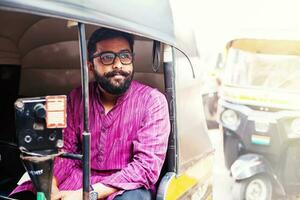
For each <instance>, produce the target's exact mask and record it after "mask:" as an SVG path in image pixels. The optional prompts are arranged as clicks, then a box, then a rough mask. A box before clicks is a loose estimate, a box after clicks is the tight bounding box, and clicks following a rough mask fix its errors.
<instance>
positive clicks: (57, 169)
mask: <svg viewBox="0 0 300 200" xmlns="http://www.w3.org/2000/svg"><path fill="white" fill-rule="evenodd" d="M74 96H76V91H74V92H72V93H71V94H70V95H69V96H68V104H67V127H66V128H65V129H64V130H63V140H64V146H63V148H62V151H64V152H68V153H81V152H79V148H78V147H79V146H80V145H79V138H78V136H77V134H76V131H77V130H76V128H75V123H74V120H75V116H76V115H75V112H76V111H74V105H73V104H74V102H73V99H74ZM79 166H80V161H78V160H71V159H67V158H60V157H56V158H55V162H54V169H53V175H54V177H55V178H56V179H57V184H58V186H59V185H60V184H61V183H62V182H63V181H64V180H65V179H66V178H67V177H68V176H69V175H70V174H71V173H72V172H73V171H74V169H75V168H76V167H77V168H78V167H79Z"/></svg>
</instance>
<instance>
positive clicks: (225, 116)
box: [221, 109, 240, 126]
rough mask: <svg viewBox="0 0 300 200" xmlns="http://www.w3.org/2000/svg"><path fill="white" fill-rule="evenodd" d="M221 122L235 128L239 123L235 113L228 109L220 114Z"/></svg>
mask: <svg viewBox="0 0 300 200" xmlns="http://www.w3.org/2000/svg"><path fill="white" fill-rule="evenodd" d="M221 120H222V122H223V123H224V124H225V125H227V126H237V125H238V124H239V122H240V119H239V117H238V115H237V113H236V112H235V111H233V110H229V109H228V110H225V111H224V112H223V113H222V115H221Z"/></svg>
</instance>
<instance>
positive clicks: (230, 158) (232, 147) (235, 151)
mask: <svg viewBox="0 0 300 200" xmlns="http://www.w3.org/2000/svg"><path fill="white" fill-rule="evenodd" d="M239 151H240V149H239V140H238V138H236V137H234V136H230V135H227V134H226V133H225V134H224V160H225V166H226V168H227V169H230V167H231V165H232V164H233V162H234V161H235V160H236V159H237V158H238V157H239V153H240V152H239Z"/></svg>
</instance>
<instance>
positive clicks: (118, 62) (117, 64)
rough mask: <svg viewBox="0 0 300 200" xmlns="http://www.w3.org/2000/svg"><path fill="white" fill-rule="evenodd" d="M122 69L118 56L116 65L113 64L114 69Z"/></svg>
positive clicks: (115, 61)
mask: <svg viewBox="0 0 300 200" xmlns="http://www.w3.org/2000/svg"><path fill="white" fill-rule="evenodd" d="M122 67H123V64H122V63H121V60H120V58H119V57H118V56H116V58H115V60H114V63H113V68H114V69H116V68H122Z"/></svg>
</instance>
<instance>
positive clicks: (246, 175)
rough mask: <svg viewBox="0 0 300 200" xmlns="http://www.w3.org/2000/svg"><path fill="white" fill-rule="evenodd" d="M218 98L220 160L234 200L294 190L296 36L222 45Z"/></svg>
mask: <svg viewBox="0 0 300 200" xmlns="http://www.w3.org/2000/svg"><path fill="white" fill-rule="evenodd" d="M227 50H228V51H227V58H226V64H225V77H224V80H223V86H222V94H221V99H220V107H221V111H220V120H219V121H220V125H221V129H222V132H223V148H224V149H223V150H224V159H225V164H226V167H227V168H228V169H230V173H231V175H232V177H233V179H234V180H235V184H234V185H233V189H232V190H233V191H232V194H233V196H234V198H235V199H246V200H250V199H264V200H270V199H276V198H279V199H289V198H296V197H297V196H298V195H299V189H300V176H299V174H300V173H299V172H300V171H299V166H300V160H299V152H300V148H299V145H300V132H299V130H300V129H299V127H300V124H299V123H300V120H299V119H300V118H299V117H300V112H299V111H300V106H299V99H300V93H299V85H300V82H299V80H300V79H299V76H300V68H299V66H300V41H293V40H279V39H272V40H271V39H269V40H267V39H236V40H232V41H230V42H229V43H228V45H227Z"/></svg>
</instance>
